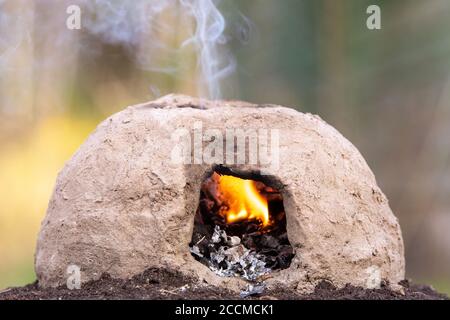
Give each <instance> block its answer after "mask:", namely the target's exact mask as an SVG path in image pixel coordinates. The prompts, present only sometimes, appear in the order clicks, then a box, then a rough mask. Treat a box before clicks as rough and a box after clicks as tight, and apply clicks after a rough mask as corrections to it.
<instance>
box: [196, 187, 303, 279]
mask: <svg viewBox="0 0 450 320" xmlns="http://www.w3.org/2000/svg"><path fill="white" fill-rule="evenodd" d="M258 186H259V187H258V188H259V189H260V190H261V193H262V194H264V195H265V197H266V198H267V199H268V205H269V212H270V215H271V220H272V221H273V223H272V224H271V225H270V226H269V227H263V226H262V224H261V222H260V221H258V220H245V221H239V222H235V223H231V224H230V223H227V222H226V219H225V218H224V216H223V215H222V214H221V212H222V209H223V207H224V202H223V201H222V199H221V198H220V196H218V193H217V188H216V186H215V184H214V179H207V180H205V182H204V183H203V184H202V190H201V196H200V204H199V208H198V210H197V213H196V216H195V222H194V230H193V235H192V241H191V243H190V245H189V247H190V251H191V253H192V255H193V256H194V258H195V259H196V260H197V261H200V262H201V263H203V264H204V265H206V266H208V267H209V268H210V269H211V270H212V271H214V272H215V273H216V274H217V275H219V276H224V277H233V276H239V277H242V278H244V279H246V280H248V281H251V282H259V281H262V280H264V278H265V276H267V274H269V273H270V272H271V271H273V270H278V269H286V268H288V267H289V265H290V262H291V260H292V258H293V256H294V250H293V248H292V246H291V244H290V243H289V239H288V236H287V231H286V216H285V213H284V208H283V200H282V197H281V194H280V193H279V192H276V191H275V190H274V189H272V188H270V187H267V186H266V185H264V184H262V183H261V184H258Z"/></svg>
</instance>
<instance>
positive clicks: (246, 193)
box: [218, 175, 270, 227]
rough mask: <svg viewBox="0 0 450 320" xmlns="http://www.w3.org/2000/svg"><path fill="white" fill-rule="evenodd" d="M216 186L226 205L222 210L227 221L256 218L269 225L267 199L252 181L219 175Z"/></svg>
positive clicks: (264, 224)
mask: <svg viewBox="0 0 450 320" xmlns="http://www.w3.org/2000/svg"><path fill="white" fill-rule="evenodd" d="M218 188H219V192H220V193H221V196H222V197H221V198H222V200H223V201H224V202H225V203H226V205H227V207H228V208H227V209H224V211H223V212H222V214H224V215H225V216H226V219H227V223H233V222H238V221H243V220H253V219H257V220H260V221H261V222H262V224H263V226H264V227H266V226H268V225H270V220H269V207H268V205H267V200H266V199H265V198H264V197H263V196H261V194H260V193H259V191H258V189H257V188H256V186H255V182H254V181H252V180H245V179H240V178H236V177H233V176H226V175H223V176H219V183H218Z"/></svg>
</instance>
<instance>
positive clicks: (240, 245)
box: [35, 95, 404, 292]
mask: <svg viewBox="0 0 450 320" xmlns="http://www.w3.org/2000/svg"><path fill="white" fill-rule="evenodd" d="M200 127H201V128H200ZM229 129H245V130H244V132H249V131H248V130H250V132H262V133H263V135H265V136H267V137H268V139H267V143H266V144H265V145H261V144H258V153H257V154H258V156H261V157H262V156H263V154H265V155H269V154H270V156H271V157H272V158H271V160H270V161H265V163H264V164H263V163H262V162H263V161H262V160H261V159H257V160H256V161H255V159H252V157H253V156H254V155H253V154H252V153H251V152H249V150H250V149H251V148H250V145H251V144H252V143H253V142H255V141H253V140H252V139H253V138H252V137H248V136H247V138H246V139H244V140H245V142H244V146H245V148H239V147H237V146H238V145H239V143H238V141H237V140H239V137H238V138H236V139H235V138H232V139H233V142H235V143H234V144H233V143H232V144H230V143H229V139H228V141H226V140H227V139H226V138H227V136H228V137H229V134H228V131H227V130H229ZM198 130H201V132H202V133H203V134H202V135H200V136H197V137H196V135H197V134H198V132H199V131H198ZM251 130H254V131H251ZM273 132H275V133H276V134H272V135H271V133H273ZM199 137H200V138H199ZM218 137H221V138H220V139H218ZM259 138H260V137H259ZM183 139H185V140H183ZM222 139H223V140H222ZM255 139H256V140H258V137H256V138H255ZM214 140H215V141H216V143H211V142H213V141H214ZM219 140H220V141H219ZM182 141H184V144H183V143H182ZM186 141H187V143H186ZM252 141H253V142H252ZM241 142H242V141H241ZM230 145H231V146H233V147H230ZM186 146H187V147H186ZM211 146H214V148H212V147H211ZM180 147H182V148H180ZM199 149H200V150H201V151H200V152H198V150H199ZM263 149H265V150H263ZM186 150H187V151H188V152H186ZM242 150H246V151H245V152H244V153H245V154H244V155H242ZM222 151H223V153H222ZM267 151H268V152H267ZM230 155H231V156H230ZM240 157H241V158H240ZM273 157H276V158H273ZM237 159H241V160H242V159H244V161H243V162H240V161H239V160H237ZM222 160H223V161H222ZM265 160H267V159H265ZM233 161H234V162H233ZM35 264H36V273H37V276H38V279H39V283H40V285H42V286H59V285H64V284H65V283H66V278H67V274H66V272H67V267H68V266H70V265H76V266H79V267H80V270H81V281H82V282H83V283H84V282H87V281H89V280H92V279H97V278H99V277H100V276H101V275H102V274H103V273H109V274H110V275H111V276H112V277H118V278H128V277H131V276H133V275H135V274H138V273H141V272H142V271H144V270H145V269H147V268H150V267H157V268H166V269H173V270H178V271H180V272H181V273H183V274H185V275H187V276H190V277H192V278H194V279H197V280H196V281H198V284H202V283H209V284H213V285H217V286H223V287H226V288H228V289H230V290H235V291H238V290H241V289H242V288H243V287H245V286H246V285H247V284H248V283H249V282H250V283H260V282H264V284H265V285H266V286H267V287H269V288H270V287H276V286H280V285H281V286H283V287H289V288H291V289H294V290H298V291H302V292H305V291H309V290H311V289H312V288H314V286H315V285H316V284H317V283H318V282H319V281H321V280H328V281H331V282H332V283H333V284H335V285H336V286H338V287H339V286H343V285H345V284H347V283H350V284H353V285H357V286H362V287H371V286H377V285H379V284H380V282H381V281H385V282H386V283H390V284H396V283H398V281H400V280H402V279H404V254H403V241H402V236H401V231H400V228H399V224H398V221H397V219H396V218H395V216H394V215H393V213H392V212H391V210H390V208H389V205H388V201H387V199H386V197H385V196H384V194H383V193H382V192H381V190H380V189H379V188H378V186H377V184H376V180H375V177H374V175H373V174H372V172H371V171H370V169H369V167H368V166H367V164H366V162H365V161H364V159H363V157H362V156H361V155H360V153H359V152H358V150H357V149H356V148H355V147H354V146H353V145H352V144H351V143H350V142H349V141H348V140H346V139H345V138H344V137H343V136H342V135H341V134H339V133H338V132H337V131H336V130H335V129H334V128H332V127H331V126H330V125H328V124H326V123H325V122H324V121H322V120H321V119H320V118H319V117H317V116H314V115H311V114H303V113H300V112H297V111H295V110H293V109H289V108H285V107H280V106H275V105H253V104H249V103H244V102H236V101H219V102H218V101H215V102H211V101H207V100H199V99H194V98H191V97H187V96H179V95H169V96H166V97H163V98H161V99H159V100H156V101H153V102H149V103H145V104H141V105H136V106H131V107H129V108H127V109H125V110H124V111H122V112H119V113H117V114H115V115H113V116H112V117H110V118H109V119H107V120H105V121H104V122H103V123H101V124H100V125H99V126H98V128H97V129H96V130H95V132H94V133H93V134H92V135H91V136H90V137H89V138H88V139H87V141H86V142H85V143H84V144H83V145H82V146H81V147H80V149H79V150H78V151H77V152H76V154H75V155H74V156H73V157H72V159H71V160H70V161H68V162H67V164H66V165H65V167H64V168H63V170H62V171H61V172H60V174H59V175H58V178H57V182H56V187H55V190H54V193H53V196H52V198H51V200H50V203H49V207H48V211H47V215H46V217H45V219H44V221H43V222H42V226H41V231H40V234H39V238H38V244H37V250H36V257H35Z"/></svg>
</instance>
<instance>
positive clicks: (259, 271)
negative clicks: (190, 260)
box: [190, 226, 271, 281]
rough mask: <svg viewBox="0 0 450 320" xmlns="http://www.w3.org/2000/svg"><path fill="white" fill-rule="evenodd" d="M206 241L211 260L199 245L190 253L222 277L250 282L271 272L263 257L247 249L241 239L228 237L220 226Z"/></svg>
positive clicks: (191, 248) (194, 246) (192, 248)
mask: <svg viewBox="0 0 450 320" xmlns="http://www.w3.org/2000/svg"><path fill="white" fill-rule="evenodd" d="M204 240H206V241H208V242H209V243H208V244H207V248H208V249H209V259H208V258H207V257H206V256H207V254H206V253H205V252H202V250H201V249H200V248H199V246H198V245H197V244H196V245H193V246H192V247H190V251H191V252H192V253H193V254H194V255H196V256H197V257H199V258H201V259H202V260H203V261H205V260H206V262H207V265H208V266H209V268H210V269H211V270H212V271H214V272H215V273H216V274H217V275H219V276H221V277H233V276H240V277H242V278H244V279H246V280H249V281H256V280H257V279H258V278H259V277H260V276H262V275H265V274H267V273H269V272H270V271H271V269H270V268H267V267H266V263H265V262H264V261H263V258H264V257H263V256H262V255H260V254H258V253H256V252H255V251H253V250H249V249H247V248H246V247H245V246H244V245H242V244H241V239H240V238H239V237H237V236H232V237H230V236H228V235H227V234H226V232H225V231H224V230H222V229H220V227H219V226H216V227H215V228H214V233H213V235H212V236H211V239H204Z"/></svg>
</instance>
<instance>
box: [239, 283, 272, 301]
mask: <svg viewBox="0 0 450 320" xmlns="http://www.w3.org/2000/svg"><path fill="white" fill-rule="evenodd" d="M265 289H266V285H265V284H264V283H258V284H249V285H248V286H247V289H245V290H242V291H241V293H240V294H239V295H240V296H241V298H247V297H250V296H256V295H260V294H262V293H263V292H264V290H265Z"/></svg>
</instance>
